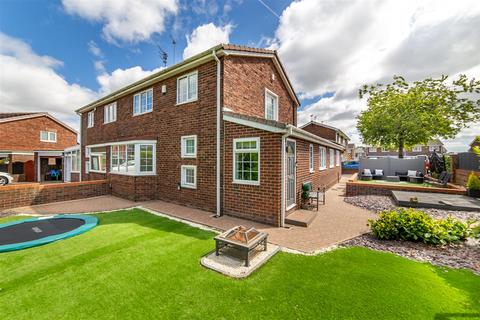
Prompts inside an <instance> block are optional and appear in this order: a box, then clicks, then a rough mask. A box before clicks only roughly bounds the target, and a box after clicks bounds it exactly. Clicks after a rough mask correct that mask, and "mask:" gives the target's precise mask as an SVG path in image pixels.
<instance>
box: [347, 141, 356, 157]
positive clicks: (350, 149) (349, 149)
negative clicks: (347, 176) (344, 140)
mask: <svg viewBox="0 0 480 320" xmlns="http://www.w3.org/2000/svg"><path fill="white" fill-rule="evenodd" d="M345 160H358V159H357V158H356V157H355V143H349V144H347V148H346V149H345Z"/></svg>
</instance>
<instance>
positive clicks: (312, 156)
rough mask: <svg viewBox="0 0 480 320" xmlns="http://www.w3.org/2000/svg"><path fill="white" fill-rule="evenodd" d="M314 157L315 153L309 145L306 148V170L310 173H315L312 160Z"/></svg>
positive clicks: (311, 145)
mask: <svg viewBox="0 0 480 320" xmlns="http://www.w3.org/2000/svg"><path fill="white" fill-rule="evenodd" d="M314 157H315V152H314V149H313V144H310V145H309V147H308V169H309V171H310V173H312V172H314V171H315V169H314V168H315V164H314V160H313V158H314Z"/></svg>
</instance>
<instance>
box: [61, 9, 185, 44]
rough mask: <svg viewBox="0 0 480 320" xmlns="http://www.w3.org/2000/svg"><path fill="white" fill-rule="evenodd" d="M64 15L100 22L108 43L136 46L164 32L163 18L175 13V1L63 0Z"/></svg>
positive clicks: (164, 19)
mask: <svg viewBox="0 0 480 320" xmlns="http://www.w3.org/2000/svg"><path fill="white" fill-rule="evenodd" d="M62 3H63V7H64V8H65V10H66V12H68V13H69V14H72V15H78V16H80V17H82V18H85V19H87V20H90V21H94V22H101V23H103V36H104V37H105V39H106V40H107V41H109V42H111V43H116V42H118V40H120V41H121V42H130V43H137V42H140V41H145V40H148V39H149V38H150V36H151V35H152V34H153V33H162V32H163V31H164V30H165V22H166V19H167V18H168V17H169V16H170V15H175V14H176V13H177V12H178V9H179V8H178V3H177V0H155V1H152V0H135V1H129V0H102V1H85V0H62Z"/></svg>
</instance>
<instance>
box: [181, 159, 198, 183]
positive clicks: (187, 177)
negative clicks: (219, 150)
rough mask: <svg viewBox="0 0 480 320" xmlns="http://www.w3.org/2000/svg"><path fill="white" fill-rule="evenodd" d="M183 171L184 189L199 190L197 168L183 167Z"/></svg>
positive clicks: (182, 181)
mask: <svg viewBox="0 0 480 320" xmlns="http://www.w3.org/2000/svg"><path fill="white" fill-rule="evenodd" d="M181 171H182V172H181V186H182V188H190V189H197V166H193V165H183V166H182V167H181Z"/></svg>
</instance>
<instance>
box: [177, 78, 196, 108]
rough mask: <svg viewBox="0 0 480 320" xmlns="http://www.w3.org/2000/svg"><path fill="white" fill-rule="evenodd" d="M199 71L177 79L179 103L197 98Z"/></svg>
mask: <svg viewBox="0 0 480 320" xmlns="http://www.w3.org/2000/svg"><path fill="white" fill-rule="evenodd" d="M197 80H198V73H197V71H195V72H192V73H190V74H187V75H184V76H182V77H180V78H178V79H177V104H180V103H187V102H191V101H195V100H197V91H198V90H197V86H198V81H197Z"/></svg>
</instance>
